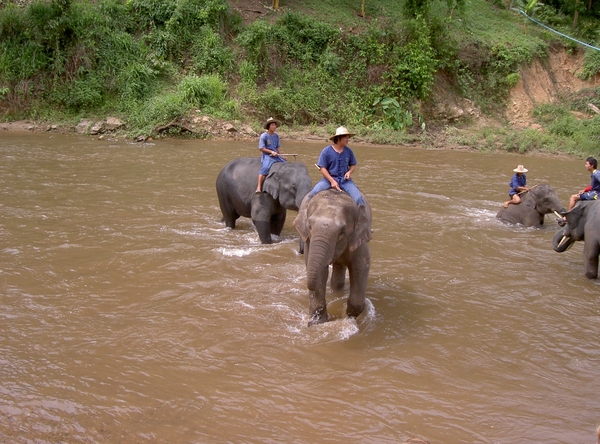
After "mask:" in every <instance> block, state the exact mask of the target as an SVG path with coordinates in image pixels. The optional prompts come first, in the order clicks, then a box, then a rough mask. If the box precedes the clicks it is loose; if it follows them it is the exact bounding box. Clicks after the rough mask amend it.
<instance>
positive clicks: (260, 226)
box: [252, 220, 273, 244]
mask: <svg viewBox="0 0 600 444" xmlns="http://www.w3.org/2000/svg"><path fill="white" fill-rule="evenodd" d="M252 222H253V223H254V226H255V227H256V231H257V232H258V237H259V238H260V242H261V243H263V244H272V243H273V239H271V224H270V223H269V222H267V221H261V220H253V221H252Z"/></svg>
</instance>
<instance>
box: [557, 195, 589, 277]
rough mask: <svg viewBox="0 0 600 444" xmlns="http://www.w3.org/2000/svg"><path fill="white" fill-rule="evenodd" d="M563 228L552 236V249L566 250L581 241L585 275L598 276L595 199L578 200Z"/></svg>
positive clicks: (566, 214) (567, 216) (567, 214)
mask: <svg viewBox="0 0 600 444" xmlns="http://www.w3.org/2000/svg"><path fill="white" fill-rule="evenodd" d="M565 217H566V219H567V221H566V224H565V226H564V227H563V228H561V229H560V230H558V231H557V232H556V234H555V235H554V237H553V238H552V247H553V248H554V251H556V252H558V253H562V252H563V251H567V250H568V249H569V248H570V247H571V246H572V245H573V244H574V243H575V242H577V241H583V262H584V267H585V275H586V277H588V278H589V279H596V278H597V277H598V259H599V256H600V204H598V202H597V201H595V200H592V201H589V200H588V201H580V202H578V203H577V204H576V205H575V206H574V207H573V209H572V210H571V211H569V212H568V213H565Z"/></svg>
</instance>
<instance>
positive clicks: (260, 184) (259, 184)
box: [255, 174, 267, 193]
mask: <svg viewBox="0 0 600 444" xmlns="http://www.w3.org/2000/svg"><path fill="white" fill-rule="evenodd" d="M265 177H267V176H264V175H262V174H259V175H258V186H257V187H256V191H255V192H256V193H260V192H261V191H262V186H263V183H264V182H265Z"/></svg>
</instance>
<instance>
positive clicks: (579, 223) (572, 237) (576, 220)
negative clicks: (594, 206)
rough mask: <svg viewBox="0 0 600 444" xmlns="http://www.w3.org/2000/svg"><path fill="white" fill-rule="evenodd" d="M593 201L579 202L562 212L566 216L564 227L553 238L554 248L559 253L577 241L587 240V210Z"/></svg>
mask: <svg viewBox="0 0 600 444" xmlns="http://www.w3.org/2000/svg"><path fill="white" fill-rule="evenodd" d="M591 203H592V202H579V203H577V205H575V207H573V209H572V210H571V211H569V212H568V213H566V212H564V213H561V214H562V215H564V217H566V219H567V222H566V224H565V226H564V227H562V228H561V229H560V230H558V231H557V232H556V234H555V235H554V237H553V238H552V248H554V251H556V252H557V253H563V252H565V251H567V250H568V249H569V248H571V247H572V246H573V244H574V243H575V242H577V241H583V240H585V234H584V227H585V220H584V219H585V218H584V215H585V212H586V211H585V210H586V208H587V206H588V205H589V204H591Z"/></svg>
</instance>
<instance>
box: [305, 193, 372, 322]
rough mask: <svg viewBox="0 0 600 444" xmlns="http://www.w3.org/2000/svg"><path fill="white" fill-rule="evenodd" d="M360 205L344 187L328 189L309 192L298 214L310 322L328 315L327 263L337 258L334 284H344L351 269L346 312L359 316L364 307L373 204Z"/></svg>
mask: <svg viewBox="0 0 600 444" xmlns="http://www.w3.org/2000/svg"><path fill="white" fill-rule="evenodd" d="M363 199H364V200H365V205H364V206H361V207H358V206H357V205H356V203H355V202H354V201H353V200H352V198H351V197H350V196H349V195H348V194H346V193H345V192H343V191H337V190H335V189H331V188H330V189H328V190H325V191H321V192H319V193H317V194H315V195H314V196H312V197H311V198H309V196H306V197H305V198H304V200H303V201H302V205H301V206H300V209H299V210H298V216H297V217H296V219H295V220H294V226H295V227H296V229H297V230H298V233H300V237H301V238H302V240H303V241H304V242H305V247H304V259H305V261H306V282H307V286H308V290H309V315H310V321H309V323H308V325H309V326H310V325H314V324H320V323H323V322H326V321H328V320H329V317H328V315H327V302H326V300H325V292H326V287H327V278H328V275H329V264H331V263H332V264H333V271H332V274H331V281H330V286H331V288H332V289H333V290H341V289H343V288H344V281H345V278H346V268H347V269H348V270H349V274H350V297H349V298H348V304H347V309H346V313H347V314H348V316H351V317H357V316H358V315H360V314H361V313H362V311H363V310H364V308H365V291H366V288H367V278H368V277H369V267H370V264H371V253H370V250H369V244H368V242H369V241H370V240H371V206H370V204H369V202H368V201H367V199H366V197H365V196H364V195H363Z"/></svg>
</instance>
